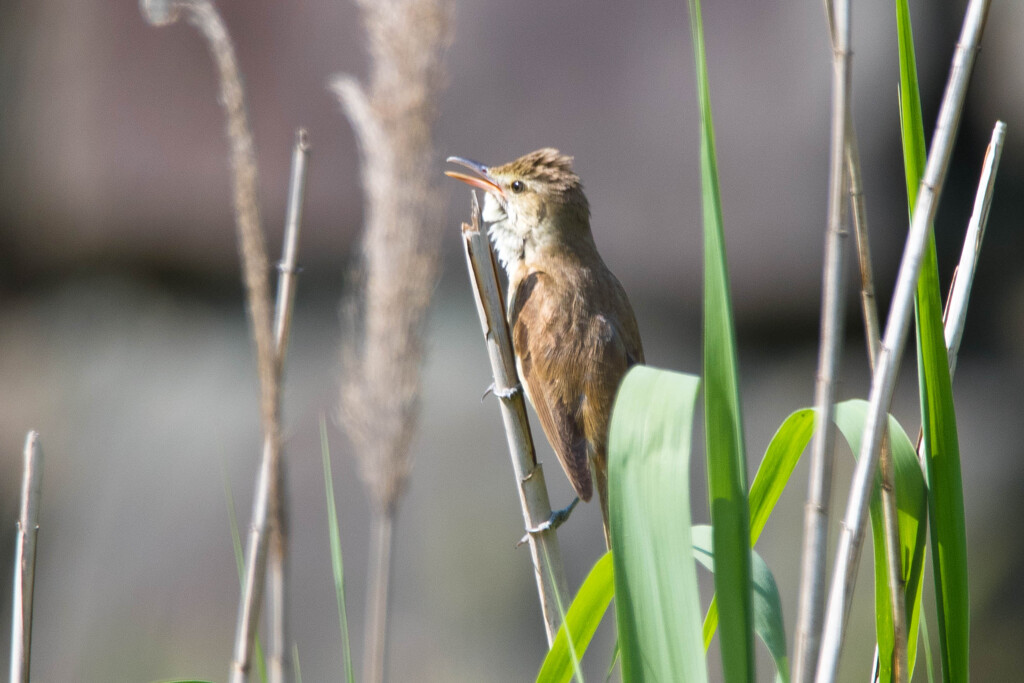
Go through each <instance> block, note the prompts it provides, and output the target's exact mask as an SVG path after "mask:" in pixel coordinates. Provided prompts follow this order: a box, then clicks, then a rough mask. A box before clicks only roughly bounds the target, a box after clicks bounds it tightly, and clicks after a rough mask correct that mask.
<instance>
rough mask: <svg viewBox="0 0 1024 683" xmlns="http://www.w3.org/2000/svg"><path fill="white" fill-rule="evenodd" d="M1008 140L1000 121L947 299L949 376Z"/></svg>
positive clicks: (983, 171)
mask: <svg viewBox="0 0 1024 683" xmlns="http://www.w3.org/2000/svg"><path fill="white" fill-rule="evenodd" d="M1005 139H1006V124H1005V123H1003V122H1002V121H997V122H996V125H995V128H993V130H992V140H991V141H990V142H989V143H988V149H987V150H985V161H984V163H983V165H982V170H981V180H980V181H979V182H978V191H977V192H976V193H975V195H974V209H973V211H971V219H970V221H969V222H968V224H967V235H966V236H965V237H964V247H963V250H962V251H961V252H960V264H959V265H958V266H957V268H956V273H955V274H954V275H953V284H952V291H951V292H950V294H949V297H948V298H947V299H946V311H945V313H946V314H945V319H944V323H945V325H946V348H947V349H949V374H950V375H952V374H953V372H954V371H955V370H956V358H957V354H958V353H959V352H960V340H961V339H963V334H964V323H965V322H966V320H967V301H968V299H969V298H970V296H971V285H972V284H973V282H974V271H975V268H976V267H977V265H978V254H979V253H980V251H981V241H982V239H983V238H984V237H985V226H986V224H987V223H988V213H989V208H991V206H992V190H993V188H994V187H995V183H996V169H997V168H998V166H999V159H1000V158H1001V157H1002V155H1003V141H1004V140H1005Z"/></svg>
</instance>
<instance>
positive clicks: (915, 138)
mask: <svg viewBox="0 0 1024 683" xmlns="http://www.w3.org/2000/svg"><path fill="white" fill-rule="evenodd" d="M896 23H897V33H898V42H899V53H900V124H901V133H902V138H903V162H904V167H905V170H906V179H907V197H908V204H909V209H910V213H911V214H913V211H914V202H915V201H916V199H917V190H918V185H919V184H920V181H921V176H922V173H923V169H924V166H925V160H926V148H925V142H924V123H923V119H922V115H921V98H920V90H919V87H918V82H917V64H916V59H915V57H914V41H913V31H912V28H911V24H910V10H909V8H908V7H907V1H906V0H896ZM914 303H915V313H916V319H917V328H916V331H917V365H918V385H919V389H920V394H921V426H922V432H923V437H924V441H923V445H922V457H923V459H924V466H925V474H926V476H927V478H928V488H929V496H928V504H929V514H930V517H931V528H932V531H931V538H932V567H933V571H934V575H935V600H936V613H937V615H938V621H939V648H940V652H941V655H942V665H943V666H942V677H943V680H944V681H958V682H960V681H967V680H968V677H969V676H968V661H969V634H970V598H969V594H968V584H967V533H966V525H965V521H964V500H963V481H962V478H961V472H960V441H959V437H958V435H957V426H956V411H955V408H954V406H953V389H952V382H951V380H950V376H949V359H948V351H947V349H946V341H945V335H944V331H943V322H942V293H941V291H940V289H939V269H938V261H937V259H936V257H935V238H934V236H931V237H929V241H928V248H927V250H926V251H925V255H924V261H923V263H922V266H921V275H920V277H919V278H918V281H917V291H916V293H915V299H914Z"/></svg>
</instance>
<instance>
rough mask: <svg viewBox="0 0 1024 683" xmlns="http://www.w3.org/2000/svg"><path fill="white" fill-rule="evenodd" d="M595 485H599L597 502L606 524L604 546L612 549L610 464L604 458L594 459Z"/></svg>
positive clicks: (602, 519)
mask: <svg viewBox="0 0 1024 683" xmlns="http://www.w3.org/2000/svg"><path fill="white" fill-rule="evenodd" d="M592 462H593V464H594V467H593V473H594V484H596V485H597V500H598V502H599V503H600V504H601V522H602V524H604V545H605V548H607V549H608V550H611V549H612V527H611V521H610V520H609V517H608V463H607V462H606V461H605V459H604V458H594V459H593V461H592Z"/></svg>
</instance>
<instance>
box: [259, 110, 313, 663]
mask: <svg viewBox="0 0 1024 683" xmlns="http://www.w3.org/2000/svg"><path fill="white" fill-rule="evenodd" d="M308 160H309V136H308V135H307V134H306V131H305V130H304V129H299V130H298V131H297V132H296V134H295V147H294V149H293V150H292V170H291V176H290V178H289V181H288V203H287V208H286V210H285V222H284V243H283V245H282V247H281V261H280V262H279V263H278V264H277V270H278V278H277V299H276V302H275V307H274V357H275V360H276V368H277V375H278V381H279V382H280V381H281V380H282V377H283V375H284V361H285V357H286V356H287V354H288V337H289V334H290V332H291V325H292V311H293V310H294V308H295V288H296V286H297V285H298V277H299V267H298V252H299V228H300V227H301V226H302V208H303V202H304V201H305V193H306V165H307V161H308ZM286 465H287V463H286V461H285V460H284V458H282V459H281V460H280V467H281V473H280V475H279V477H280V481H281V484H280V487H281V491H282V494H283V492H284V490H285V483H286V481H287V477H286V476H285V475H286V471H287V469H286ZM279 509H280V510H281V512H282V515H281V516H280V518H278V519H274V520H272V523H271V526H270V548H269V550H268V556H267V565H268V566H267V576H268V579H267V586H268V591H267V621H268V623H269V624H270V634H269V635H270V637H269V638H268V639H267V645H268V647H267V679H268V680H269V681H270V683H283V681H286V680H288V677H289V675H290V673H291V670H290V668H289V666H288V653H289V652H290V651H291V646H290V645H289V643H288V641H289V636H288V618H287V616H288V615H287V609H286V605H287V586H288V553H287V545H286V544H287V540H288V530H287V528H286V523H287V519H285V517H284V515H283V512H284V507H281V508H279Z"/></svg>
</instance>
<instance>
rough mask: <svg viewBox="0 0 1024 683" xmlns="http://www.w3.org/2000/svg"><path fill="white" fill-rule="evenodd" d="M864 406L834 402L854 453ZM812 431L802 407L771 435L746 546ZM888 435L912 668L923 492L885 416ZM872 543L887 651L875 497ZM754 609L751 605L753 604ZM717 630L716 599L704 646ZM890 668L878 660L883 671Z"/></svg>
mask: <svg viewBox="0 0 1024 683" xmlns="http://www.w3.org/2000/svg"><path fill="white" fill-rule="evenodd" d="M866 410H867V403H866V402H865V401H863V400H860V399H853V400H849V401H844V402H842V403H839V404H836V407H835V412H834V419H835V422H836V425H837V426H838V427H839V430H840V432H841V433H842V434H843V437H844V438H845V439H846V441H847V443H848V444H849V445H850V450H851V451H852V452H853V453H854V454H858V453H859V452H860V439H861V432H862V430H863V428H864V421H865V420H864V418H865V412H866ZM813 433H814V409H813V408H804V409H801V410H797V411H796V412H794V413H792V414H791V415H790V416H789V417H787V418H786V419H785V421H783V423H782V425H781V426H780V427H779V429H778V431H776V433H775V436H774V437H772V440H771V443H769V444H768V448H767V450H766V451H765V455H764V459H763V460H762V461H761V465H760V467H758V470H757V474H756V475H755V476H754V481H753V483H752V484H751V485H750V518H751V529H750V545H751V547H753V545H754V544H755V543H756V542H757V539H758V537H759V536H760V534H761V531H762V530H763V529H764V525H765V523H766V522H767V520H768V517H769V516H770V515H771V513H772V510H774V509H775V504H776V503H777V502H778V500H779V497H780V496H781V495H782V492H783V490H785V487H786V485H787V484H788V483H789V479H790V476H791V475H792V473H793V469H794V468H795V467H796V464H797V463H798V462H799V460H800V457H801V456H802V455H803V452H804V450H805V449H806V448H807V444H808V443H809V442H810V440H811V436H812V434H813ZM889 433H890V439H891V452H892V457H893V463H894V469H895V477H896V482H895V483H896V500H897V507H898V509H897V517H898V521H899V526H900V557H902V558H903V560H904V564H903V566H902V572H903V581H904V585H905V593H904V596H905V601H906V607H907V622H908V624H909V625H910V633H909V635H908V654H909V661H910V667H911V670H913V665H914V657H915V653H916V645H917V624H918V623H919V618H920V614H921V588H922V585H923V584H922V578H923V574H922V568H923V566H924V547H925V540H924V539H925V526H926V525H925V515H926V512H925V491H924V483H923V480H922V478H921V469H920V466H919V465H918V463H917V456H916V453H915V452H914V446H913V444H912V443H911V442H910V439H909V438H908V437H907V434H906V432H904V431H903V428H902V427H901V426H900V424H899V423H898V422H897V421H896V419H895V418H893V417H892V416H889ZM870 512H871V529H872V543H873V544H874V548H875V591H876V593H875V595H876V613H877V615H878V617H879V621H878V623H877V624H876V628H877V631H878V641H879V645H880V651H881V652H883V653H886V652H887V653H891V652H892V641H893V635H892V621H891V617H890V615H891V614H892V608H891V606H890V605H889V595H888V583H887V574H886V568H885V553H884V552H883V550H884V543H885V539H884V538H883V529H882V511H881V507H880V501H879V498H878V495H877V493H876V494H875V495H873V497H872V501H871V506H870ZM755 608H756V605H755ZM717 627H718V603H717V596H716V597H715V598H714V599H712V601H711V606H710V607H709V608H708V613H707V617H706V618H705V620H704V647H705V648H707V647H708V646H709V645H710V644H711V639H712V637H713V636H714V633H715V629H716V628H717ZM888 668H890V665H889V664H888V663H887V662H884V661H883V674H884V671H885V670H887V669H888Z"/></svg>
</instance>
